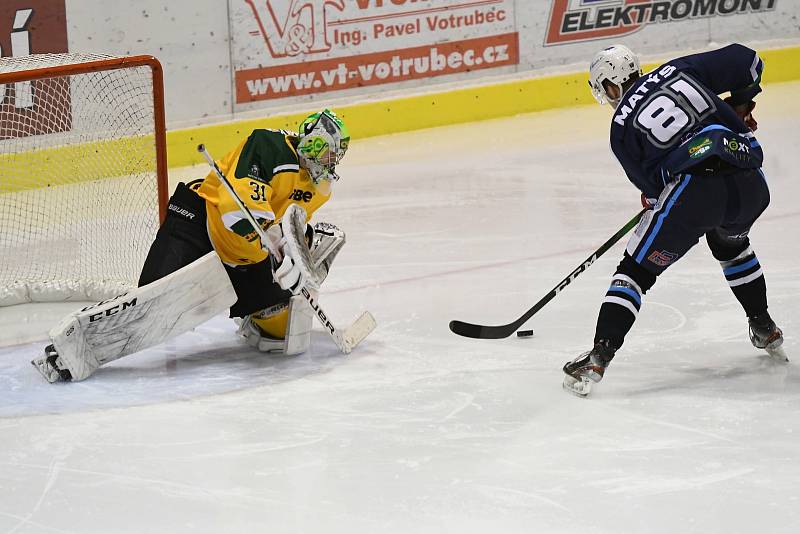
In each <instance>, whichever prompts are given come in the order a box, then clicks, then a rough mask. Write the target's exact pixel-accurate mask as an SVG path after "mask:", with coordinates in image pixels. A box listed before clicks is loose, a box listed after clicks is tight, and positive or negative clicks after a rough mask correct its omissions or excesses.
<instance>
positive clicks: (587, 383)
mask: <svg viewBox="0 0 800 534" xmlns="http://www.w3.org/2000/svg"><path fill="white" fill-rule="evenodd" d="M561 387H563V388H564V390H565V391H568V392H570V393H572V394H573V395H575V396H577V397H580V398H582V399H585V398H586V397H587V396H589V393H591V391H592V381H591V380H589V379H588V378H586V377H584V378H582V379H581V380H578V379H577V378H575V377H573V376H570V375H566V376H565V377H564V382H562V383H561Z"/></svg>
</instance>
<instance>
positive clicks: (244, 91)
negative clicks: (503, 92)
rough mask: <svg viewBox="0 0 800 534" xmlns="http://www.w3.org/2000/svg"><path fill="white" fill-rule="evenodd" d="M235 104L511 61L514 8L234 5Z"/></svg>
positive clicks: (374, 1) (501, 3)
mask: <svg viewBox="0 0 800 534" xmlns="http://www.w3.org/2000/svg"><path fill="white" fill-rule="evenodd" d="M231 10H232V12H231V31H232V39H233V54H232V56H233V70H234V85H235V91H236V102H237V103H247V102H254V101H260V100H272V99H280V98H286V97H294V96H301V95H309V94H315V93H325V92H330V91H340V90H344V89H352V88H359V87H369V86H378V85H383V84H388V83H396V82H403V81H407V80H418V79H422V78H434V77H438V76H444V75H448V74H457V73H468V72H472V71H477V70H482V69H493V68H498V67H507V66H515V65H517V64H518V63H519V39H518V35H517V33H516V30H515V27H516V25H515V20H514V0H391V1H389V0H235V1H233V2H232V4H231Z"/></svg>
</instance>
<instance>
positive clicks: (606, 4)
mask: <svg viewBox="0 0 800 534" xmlns="http://www.w3.org/2000/svg"><path fill="white" fill-rule="evenodd" d="M776 2H777V0H553V2H552V7H551V9H550V18H549V24H548V26H547V33H546V35H545V41H544V44H545V46H549V45H558V44H565V43H571V42H576V41H586V40H592V39H603V38H609V37H619V36H623V35H628V34H631V33H633V32H636V31H639V30H641V29H642V28H644V27H645V26H647V25H649V24H660V23H666V22H680V21H690V20H699V19H706V18H711V17H727V16H730V15H746V14H753V13H763V12H766V11H772V10H773V9H774V8H775V3H776Z"/></svg>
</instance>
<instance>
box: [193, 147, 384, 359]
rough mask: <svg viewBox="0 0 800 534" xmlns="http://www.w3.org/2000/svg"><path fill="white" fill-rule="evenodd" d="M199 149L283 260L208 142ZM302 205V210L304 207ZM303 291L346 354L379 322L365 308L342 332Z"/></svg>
mask: <svg viewBox="0 0 800 534" xmlns="http://www.w3.org/2000/svg"><path fill="white" fill-rule="evenodd" d="M197 151H198V152H200V153H201V154H202V155H203V157H205V159H206V161H207V162H208V164H209V165H210V166H211V168H212V169H213V170H214V173H215V174H216V175H217V177H218V178H219V179H220V182H222V185H223V187H225V190H226V191H227V192H228V194H229V195H230V196H231V198H232V199H233V201H234V202H235V203H236V206H237V207H238V208H239V211H241V212H242V215H244V217H245V219H247V222H249V223H250V225H251V226H252V227H253V229H254V230H255V232H256V233H257V234H258V237H259V239H260V240H261V247H262V248H263V249H264V250H265V251H267V252H269V254H270V257H271V258H272V259H273V260H274V261H280V259H281V258H282V254H281V253H280V251H278V250H276V249H275V247H274V245H273V243H272V241H270V239H269V238H268V237H267V235H266V233H265V232H264V229H263V228H261V225H260V224H258V222H257V221H256V218H255V217H253V214H252V213H251V212H250V210H249V209H248V208H247V206H245V205H244V202H242V199H241V198H239V195H237V194H236V191H234V189H233V186H232V185H231V183H230V182H229V181H228V178H227V177H226V176H225V174H224V173H223V172H222V170H221V169H220V168H219V166H217V163H216V162H215V161H214V158H212V157H211V154H209V153H208V150H206V147H205V145H203V144H199V145H197ZM290 207H291V206H290ZM299 209H301V210H302V208H299ZM287 211H289V210H287ZM300 294H301V295H303V298H305V299H306V300H307V301H308V304H309V306H311V309H312V310H314V316H315V317H316V318H317V319H318V320H319V322H320V324H321V325H322V326H323V327H324V330H325V332H327V333H328V335H330V336H331V339H333V342H334V343H335V344H336V346H337V347H338V348H339V350H340V351H342V353H343V354H350V352H351V351H352V350H353V348H354V347H355V346H356V345H358V344H359V343H361V341H362V340H363V339H364V338H365V337H367V336H368V335H369V333H370V332H372V331H373V330H374V329H375V326H376V324H377V323H376V322H375V318H374V317H373V316H372V314H371V313H370V312H368V311H365V312H364V313H362V314H361V315H360V316H359V317H358V318H357V319H356V320H355V321H353V324H351V325H350V326H349V327H347V329H345V331H344V332H342V331H341V330H340V329H338V328H336V327H335V326H334V325H333V322H332V321H331V320H330V319H329V317H328V314H327V313H325V311H324V310H323V309H322V307H321V306H320V304H319V302H317V298H315V296H314V295H312V293H311V290H310V289H309V288H308V287H302V288H300Z"/></svg>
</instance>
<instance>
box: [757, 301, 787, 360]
mask: <svg viewBox="0 0 800 534" xmlns="http://www.w3.org/2000/svg"><path fill="white" fill-rule="evenodd" d="M748 323H749V327H750V329H749V330H750V342H751V343H752V344H753V346H754V347H755V348H757V349H764V350H766V351H767V354H769V355H770V357H771V358H773V359H774V360H776V361H780V362H788V361H789V358H788V357H787V356H786V352H785V351H784V350H783V346H782V345H783V332H782V331H781V329H780V328H778V326H777V325H776V324H775V321H773V320H772V317H770V316H769V312H764V313H762V314H760V315H754V316H753V317H749V318H748Z"/></svg>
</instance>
